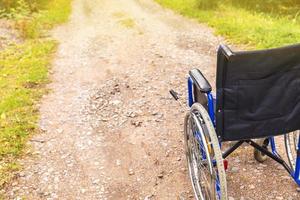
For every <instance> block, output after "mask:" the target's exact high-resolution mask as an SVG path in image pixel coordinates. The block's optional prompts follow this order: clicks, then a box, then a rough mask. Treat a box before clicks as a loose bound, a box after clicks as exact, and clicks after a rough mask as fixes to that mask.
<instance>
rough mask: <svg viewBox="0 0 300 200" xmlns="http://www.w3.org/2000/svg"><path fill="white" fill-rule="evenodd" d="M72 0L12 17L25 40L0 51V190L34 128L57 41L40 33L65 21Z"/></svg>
mask: <svg viewBox="0 0 300 200" xmlns="http://www.w3.org/2000/svg"><path fill="white" fill-rule="evenodd" d="M70 11H71V0H50V1H48V3H47V4H45V5H44V9H43V10H42V11H39V12H36V13H34V14H30V16H26V17H24V18H18V19H15V21H16V24H17V28H18V29H19V30H20V32H21V33H22V35H23V36H24V42H23V43H22V44H19V45H14V46H11V47H9V48H8V49H6V50H4V51H0V189H1V187H3V186H4V184H5V183H7V182H8V181H9V180H10V179H11V178H12V177H13V176H14V172H15V171H16V170H18V169H19V168H20V167H19V165H18V164H17V162H16V160H17V158H19V157H20V156H21V155H22V152H23V151H24V147H25V146H26V142H27V140H28V138H29V137H30V135H32V134H33V133H34V132H35V131H36V127H37V126H36V124H37V120H38V110H37V107H36V104H37V102H38V101H39V100H40V98H41V96H42V95H43V94H45V92H46V90H45V87H44V86H45V84H46V83H47V81H48V79H47V75H48V69H49V64H50V62H51V57H52V53H53V52H54V51H55V49H56V42H55V41H54V40H51V39H49V38H46V37H44V36H43V34H44V33H46V32H47V30H49V28H51V27H53V26H54V25H55V24H58V23H62V22H65V21H66V20H67V19H68V16H69V14H70Z"/></svg>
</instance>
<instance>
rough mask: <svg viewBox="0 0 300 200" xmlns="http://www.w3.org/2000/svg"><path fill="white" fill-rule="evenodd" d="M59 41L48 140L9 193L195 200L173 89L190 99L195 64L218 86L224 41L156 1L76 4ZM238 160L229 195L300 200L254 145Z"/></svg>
mask: <svg viewBox="0 0 300 200" xmlns="http://www.w3.org/2000/svg"><path fill="white" fill-rule="evenodd" d="M53 35H54V37H55V38H56V39H57V40H58V41H59V42H60V46H59V49H58V51H57V54H56V55H55V59H54V62H53V69H52V73H51V77H52V80H53V82H52V83H51V84H50V85H49V87H50V88H51V90H52V92H51V93H50V94H49V95H47V96H45V97H44V99H43V101H42V104H41V106H40V110H41V121H40V128H41V134H38V135H37V136H35V137H34V138H33V139H32V140H31V143H32V146H33V148H32V153H31V154H32V155H30V156H28V158H26V159H24V160H22V161H21V162H22V163H23V165H24V170H23V171H22V172H21V173H20V174H19V178H17V179H16V180H15V181H14V182H13V183H12V186H11V187H9V189H8V191H7V197H8V198H11V199H18V198H19V199H20V198H23V197H24V198H26V199H113V200H115V199H145V200H146V199H192V198H193V196H192V191H191V186H190V183H189V179H188V177H187V169H186V163H185V162H186V161H185V158H184V154H183V137H182V134H183V132H182V130H183V126H182V125H183V124H182V123H183V116H184V113H183V112H181V111H180V109H179V107H178V105H177V104H176V102H173V100H172V99H171V98H170V96H169V94H168V90H169V89H170V88H175V89H176V90H178V91H180V92H181V93H182V94H185V90H186V86H185V78H186V74H187V72H188V70H189V69H191V68H193V67H198V68H200V69H201V70H202V71H203V73H204V74H205V75H206V76H207V77H208V79H209V80H210V81H211V82H212V83H214V76H215V63H216V60H215V57H216V48H217V46H218V44H219V43H220V42H221V41H222V39H221V38H217V37H216V36H214V35H213V33H212V31H211V30H210V29H209V28H207V27H206V26H204V25H199V24H197V23H196V22H193V21H191V20H187V19H185V18H183V17H180V16H178V15H175V14H174V13H172V12H170V11H168V10H164V9H162V8H161V7H160V6H158V5H157V4H155V3H153V2H152V1H150V0H118V1H117V0H74V4H73V14H72V16H71V19H70V22H69V23H68V24H66V25H64V26H61V27H59V28H57V29H56V30H54V32H53ZM183 98H184V97H183ZM236 155H237V154H235V155H234V157H233V158H230V160H229V161H230V168H229V170H228V186H229V189H230V196H231V197H233V198H235V199H276V198H277V199H299V193H297V190H296V186H295V184H294V183H293V182H292V181H291V180H290V179H289V178H288V176H287V174H286V173H285V172H284V171H283V170H281V169H280V170H279V167H278V166H277V165H275V164H274V162H272V161H270V160H269V161H267V162H266V165H258V164H257V163H256V162H255V161H254V160H253V158H252V151H251V149H250V148H244V149H243V150H241V152H240V156H239V157H237V156H236ZM268 166H275V167H268ZM277 168H278V169H277ZM268 191H270V193H269V194H268ZM297 195H298V196H297Z"/></svg>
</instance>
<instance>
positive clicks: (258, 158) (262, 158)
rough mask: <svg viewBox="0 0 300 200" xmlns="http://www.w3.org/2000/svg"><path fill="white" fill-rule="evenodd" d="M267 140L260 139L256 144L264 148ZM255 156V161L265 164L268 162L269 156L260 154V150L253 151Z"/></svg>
mask: <svg viewBox="0 0 300 200" xmlns="http://www.w3.org/2000/svg"><path fill="white" fill-rule="evenodd" d="M265 140H266V138H264V139H258V140H257V141H256V142H257V144H259V145H260V146H263V144H264V141H265ZM253 156H254V159H255V160H256V161H258V162H260V163H263V162H265V161H266V160H267V158H268V156H267V155H265V154H263V153H262V152H260V151H259V150H257V149H254V150H253Z"/></svg>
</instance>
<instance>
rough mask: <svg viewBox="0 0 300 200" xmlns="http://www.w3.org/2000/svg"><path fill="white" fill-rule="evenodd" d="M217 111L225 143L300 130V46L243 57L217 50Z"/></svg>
mask: <svg viewBox="0 0 300 200" xmlns="http://www.w3.org/2000/svg"><path fill="white" fill-rule="evenodd" d="M216 110H217V111H216V121H217V134H218V135H219V136H220V137H221V139H222V140H223V141H232V140H241V139H251V138H259V137H265V136H271V135H272V136H275V135H280V134H284V133H288V132H291V131H295V130H298V129H300V44H299V45H293V46H287V47H282V48H277V49H269V50H260V51H247V52H232V51H231V50H230V49H229V48H228V47H227V46H220V48H219V51H218V63H217V109H216Z"/></svg>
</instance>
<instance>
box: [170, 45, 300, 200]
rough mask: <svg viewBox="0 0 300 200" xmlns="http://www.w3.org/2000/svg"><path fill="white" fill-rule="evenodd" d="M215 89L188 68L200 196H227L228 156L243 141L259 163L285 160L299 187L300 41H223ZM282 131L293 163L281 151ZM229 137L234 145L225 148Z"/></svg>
mask: <svg viewBox="0 0 300 200" xmlns="http://www.w3.org/2000/svg"><path fill="white" fill-rule="evenodd" d="M216 90H217V91H216V98H215V97H214V96H213V94H212V87H211V85H210V84H209V82H208V81H207V79H206V78H205V77H204V76H203V74H202V73H201V72H200V70H198V69H193V70H191V71H190V72H189V78H188V106H189V111H188V112H187V114H186V117H185V123H184V139H185V149H186V158H187V162H188V170H189V175H190V179H191V182H192V186H193V190H194V193H195V198H196V199H197V200H198V199H201V200H209V199H212V200H215V199H222V200H226V199H227V184H226V174H225V168H227V161H226V160H225V158H227V157H228V156H229V155H230V154H231V153H232V152H234V151H235V150H236V149H237V148H238V147H240V146H241V145H242V144H243V143H248V144H249V145H251V146H252V147H254V149H255V158H256V159H257V160H258V161H259V162H263V161H264V160H265V158H266V157H270V158H271V159H273V160H275V161H276V162H278V163H279V164H281V165H282V166H283V167H284V168H285V169H286V170H287V172H288V173H289V174H290V175H291V177H292V178H293V179H294V180H295V182H296V183H297V184H298V185H299V186H300V139H299V136H300V134H299V131H298V130H300V45H293V46H287V47H282V48H276V49H269V50H260V51H245V52H244V51H243V52H233V51H231V50H230V49H229V48H228V47H227V46H224V45H221V46H220V47H219V50H218V57H217V78H216ZM170 93H171V94H172V96H173V97H174V98H175V100H178V99H179V97H178V94H177V93H176V92H175V91H174V90H171V91H170ZM278 135H284V141H285V147H286V154H287V157H288V162H286V161H285V160H283V159H282V157H281V156H280V155H279V153H278V151H277V149H276V141H275V139H274V136H278ZM257 139H259V140H257ZM226 141H234V144H233V145H231V146H230V147H229V148H228V149H226V150H221V147H222V142H226Z"/></svg>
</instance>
